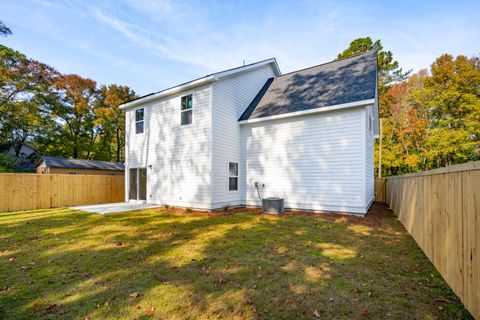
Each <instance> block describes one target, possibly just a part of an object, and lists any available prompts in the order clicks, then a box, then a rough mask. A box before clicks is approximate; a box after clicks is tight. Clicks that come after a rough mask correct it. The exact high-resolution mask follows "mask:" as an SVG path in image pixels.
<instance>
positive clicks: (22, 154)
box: [6, 143, 38, 159]
mask: <svg viewBox="0 0 480 320" xmlns="http://www.w3.org/2000/svg"><path fill="white" fill-rule="evenodd" d="M37 153H38V151H37V149H35V148H34V147H32V146H31V145H29V144H27V143H22V144H21V145H20V150H19V152H18V157H19V158H22V159H27V158H29V157H31V156H35V154H37ZM6 154H7V155H9V156H10V157H15V158H16V155H17V150H15V146H13V145H11V146H9V148H8V149H7V152H6Z"/></svg>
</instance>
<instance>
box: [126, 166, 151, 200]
mask: <svg viewBox="0 0 480 320" xmlns="http://www.w3.org/2000/svg"><path fill="white" fill-rule="evenodd" d="M129 186H130V187H129V189H130V190H129V192H128V194H129V196H128V198H129V199H130V200H147V169H146V168H130V183H129Z"/></svg>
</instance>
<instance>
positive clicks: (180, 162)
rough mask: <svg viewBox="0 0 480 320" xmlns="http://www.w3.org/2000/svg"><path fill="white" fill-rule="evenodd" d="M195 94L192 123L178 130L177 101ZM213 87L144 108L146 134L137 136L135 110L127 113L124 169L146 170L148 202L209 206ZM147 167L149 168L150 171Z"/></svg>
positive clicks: (157, 102)
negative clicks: (140, 168)
mask: <svg viewBox="0 0 480 320" xmlns="http://www.w3.org/2000/svg"><path fill="white" fill-rule="evenodd" d="M189 93H193V123H192V124H190V125H186V126H181V125H180V97H181V96H183V95H186V94H189ZM210 97H211V87H210V86H205V87H200V88H197V89H194V90H192V91H186V92H183V93H182V94H178V95H175V96H170V97H168V98H165V99H163V100H158V101H155V102H151V103H146V104H144V105H143V106H142V107H143V108H144V110H145V125H144V127H145V130H144V133H143V134H135V110H136V109H138V108H132V109H129V110H127V112H126V155H127V156H126V161H127V163H126V170H127V172H126V174H127V175H126V177H127V179H126V188H127V189H126V191H127V192H126V195H127V197H128V179H129V178H128V169H129V168H135V167H146V168H147V175H148V179H147V180H148V181H147V202H150V203H159V204H169V205H173V206H184V207H194V208H206V209H208V208H210V203H211V193H210V191H211V190H210V188H211V157H210V141H211V139H210V128H211V112H210V111H211V99H210ZM149 165H151V166H152V168H149Z"/></svg>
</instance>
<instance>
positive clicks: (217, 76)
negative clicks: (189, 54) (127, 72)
mask: <svg viewBox="0 0 480 320" xmlns="http://www.w3.org/2000/svg"><path fill="white" fill-rule="evenodd" d="M267 64H272V66H273V69H274V70H275V74H276V75H280V74H281V72H280V68H279V67H278V64H277V60H276V59H275V58H270V59H266V60H262V61H258V62H255V63H251V64H247V65H244V66H240V67H236V68H232V69H227V70H224V71H220V72H216V73H212V74H208V75H206V76H204V77H200V78H197V79H195V80H191V81H188V82H185V83H182V84H179V85H176V86H174V87H170V88H168V89H165V90H161V91H158V92H153V93H150V94H147V95H144V96H141V97H138V98H136V99H133V100H130V101H128V102H126V103H124V104H121V105H120V109H126V108H130V107H134V106H136V105H138V104H141V103H144V102H148V101H151V100H155V99H158V98H161V97H165V96H168V95H171V94H175V93H178V92H181V91H184V90H187V89H191V88H193V87H198V86H200V85H205V84H208V83H211V82H214V81H217V80H219V79H220V78H223V77H226V76H231V75H234V74H237V73H240V72H245V71H248V70H250V69H254V68H258V67H260V66H263V65H267Z"/></svg>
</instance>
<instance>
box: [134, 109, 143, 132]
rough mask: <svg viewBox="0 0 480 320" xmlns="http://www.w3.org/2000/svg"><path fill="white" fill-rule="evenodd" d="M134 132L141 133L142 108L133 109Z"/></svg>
mask: <svg viewBox="0 0 480 320" xmlns="http://www.w3.org/2000/svg"><path fill="white" fill-rule="evenodd" d="M135 133H143V108H141V109H137V110H135Z"/></svg>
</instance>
